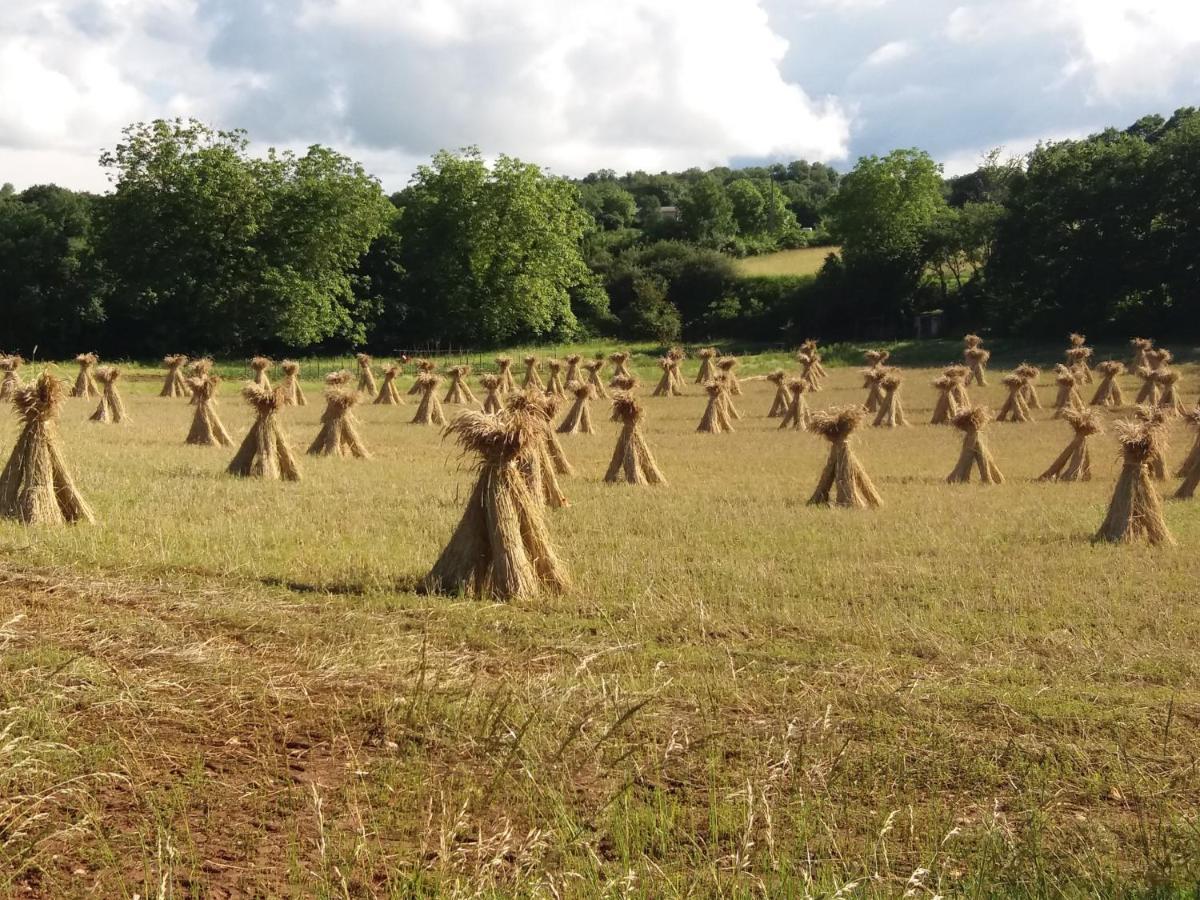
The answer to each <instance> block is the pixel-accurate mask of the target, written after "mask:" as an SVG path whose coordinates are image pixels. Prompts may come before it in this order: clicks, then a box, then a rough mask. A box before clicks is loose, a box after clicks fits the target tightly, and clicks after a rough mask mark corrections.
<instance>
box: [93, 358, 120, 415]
mask: <svg viewBox="0 0 1200 900" xmlns="http://www.w3.org/2000/svg"><path fill="white" fill-rule="evenodd" d="M120 377H121V370H120V369H118V368H117V367H116V366H101V367H100V368H98V369H97V370H96V381H97V382H99V384H100V405H99V406H97V407H96V411H95V412H94V413H92V415H91V416H90V419H91V421H93V422H100V423H101V424H105V425H107V424H113V425H122V424H124V423H126V422H128V421H129V416H127V415H126V414H125V403H124V401H123V400H122V399H121V393H120V391H118V390H117V379H118V378H120Z"/></svg>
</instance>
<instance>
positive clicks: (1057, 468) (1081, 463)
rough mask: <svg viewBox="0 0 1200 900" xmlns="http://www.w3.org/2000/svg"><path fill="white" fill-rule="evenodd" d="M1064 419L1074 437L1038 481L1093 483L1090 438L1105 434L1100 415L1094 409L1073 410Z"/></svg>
mask: <svg viewBox="0 0 1200 900" xmlns="http://www.w3.org/2000/svg"><path fill="white" fill-rule="evenodd" d="M1063 418H1064V419H1066V420H1067V424H1069V425H1070V426H1071V430H1072V431H1073V432H1074V436H1073V437H1072V438H1071V442H1070V443H1069V444H1067V446H1066V449H1065V450H1063V452H1062V453H1060V454H1059V455H1058V457H1057V458H1056V459H1055V460H1054V462H1052V463H1051V464H1050V468H1048V469H1047V470H1046V471H1045V472H1043V473H1042V474H1041V475H1040V476H1039V477H1038V481H1091V480H1092V456H1091V453H1090V451H1089V450H1088V438H1089V437H1091V436H1092V435H1093V434H1100V433H1102V432H1103V430H1104V429H1103V428H1101V427H1100V415H1099V413H1097V412H1096V411H1095V410H1092V409H1072V410H1068V411H1067V413H1066V414H1065V415H1064V416H1063Z"/></svg>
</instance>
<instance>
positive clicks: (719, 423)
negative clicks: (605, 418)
mask: <svg viewBox="0 0 1200 900" xmlns="http://www.w3.org/2000/svg"><path fill="white" fill-rule="evenodd" d="M704 390H705V392H707V394H708V405H707V406H705V407H704V415H703V416H702V417H701V419H700V424H699V425H698V426H697V427H696V431H698V432H700V433H701V434H725V433H727V432H730V431H733V423H732V422H731V421H730V419H729V410H728V408H727V406H726V403H725V388H724V386H723V385H722V384H721V382H719V381H710V382H708V383H707V384H705V385H704ZM613 412H614V416H615V414H616V411H615V410H614V411H613Z"/></svg>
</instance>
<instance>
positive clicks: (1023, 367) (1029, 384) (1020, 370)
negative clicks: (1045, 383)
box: [1013, 363, 1042, 409]
mask: <svg viewBox="0 0 1200 900" xmlns="http://www.w3.org/2000/svg"><path fill="white" fill-rule="evenodd" d="M1013 372H1014V373H1015V374H1017V375H1019V376H1020V378H1021V380H1022V381H1024V382H1025V385H1024V387H1022V388H1021V398H1022V399H1023V400H1024V401H1025V405H1026V406H1028V407H1029V408H1030V409H1041V408H1042V401H1041V400H1040V399H1038V393H1037V387H1036V385H1037V380H1038V379H1039V378H1040V377H1041V376H1042V370H1041V369H1039V368H1038V367H1037V366H1033V365H1030V364H1029V363H1021V364H1020V365H1019V366H1017V367H1016V368H1015V369H1013Z"/></svg>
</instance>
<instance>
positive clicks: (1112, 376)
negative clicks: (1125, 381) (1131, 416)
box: [1092, 359, 1125, 407]
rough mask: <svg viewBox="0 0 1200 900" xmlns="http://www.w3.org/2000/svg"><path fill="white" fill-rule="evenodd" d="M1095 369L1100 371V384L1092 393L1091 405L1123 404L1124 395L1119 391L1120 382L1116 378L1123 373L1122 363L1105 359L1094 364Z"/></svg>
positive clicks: (1116, 405)
mask: <svg viewBox="0 0 1200 900" xmlns="http://www.w3.org/2000/svg"><path fill="white" fill-rule="evenodd" d="M1096 371H1097V372H1099V373H1100V384H1099V385H1097V387H1096V393H1095V394H1093V395H1092V406H1110V407H1118V406H1124V405H1125V396H1124V394H1122V393H1121V382H1119V381H1118V380H1117V379H1118V378H1120V377H1121V376H1122V375H1124V374H1125V365H1124V363H1120V362H1117V361H1116V360H1115V359H1110V360H1106V361H1104V362H1102V363H1100V364H1099V365H1098V366H1096Z"/></svg>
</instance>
